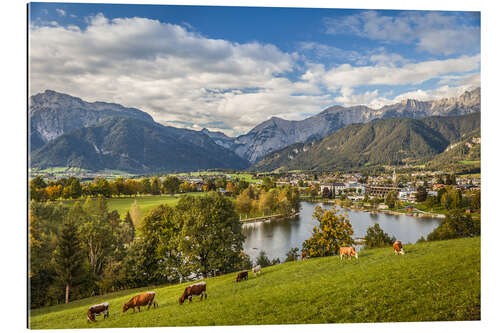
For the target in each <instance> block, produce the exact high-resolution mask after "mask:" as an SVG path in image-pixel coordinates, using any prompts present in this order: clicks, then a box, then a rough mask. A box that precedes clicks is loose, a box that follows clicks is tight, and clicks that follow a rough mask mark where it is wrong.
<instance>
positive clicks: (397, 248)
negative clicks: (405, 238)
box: [392, 240, 405, 254]
mask: <svg viewBox="0 0 500 333" xmlns="http://www.w3.org/2000/svg"><path fill="white" fill-rule="evenodd" d="M392 247H393V249H394V254H405V250H403V243H401V241H400V240H398V241H396V242H394V244H393V245H392Z"/></svg>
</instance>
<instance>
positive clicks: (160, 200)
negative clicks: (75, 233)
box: [63, 192, 205, 218]
mask: <svg viewBox="0 0 500 333" xmlns="http://www.w3.org/2000/svg"><path fill="white" fill-rule="evenodd" d="M203 194H205V193H203V192H193V193H189V195H203ZM183 195H186V194H176V195H175V196H174V195H149V196H137V197H121V198H109V199H107V202H108V207H109V211H112V210H115V209H116V210H117V211H118V213H119V214H120V216H121V217H122V218H123V217H125V215H126V214H127V211H128V210H129V209H130V205H132V203H133V202H134V200H137V204H138V205H139V207H140V208H141V211H142V213H143V214H146V213H147V212H148V211H149V210H151V209H152V208H154V207H156V206H159V205H162V204H167V205H169V206H175V205H176V204H177V202H178V201H179V199H180V198H181V196H183ZM73 203H74V200H66V201H63V205H66V206H71V205H73Z"/></svg>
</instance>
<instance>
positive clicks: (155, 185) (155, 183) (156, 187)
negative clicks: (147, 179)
mask: <svg viewBox="0 0 500 333" xmlns="http://www.w3.org/2000/svg"><path fill="white" fill-rule="evenodd" d="M160 188H161V184H160V179H159V178H158V177H153V178H152V179H151V194H153V195H158V194H160V193H161V191H160Z"/></svg>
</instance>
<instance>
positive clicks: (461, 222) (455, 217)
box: [427, 209, 481, 241]
mask: <svg viewBox="0 0 500 333" xmlns="http://www.w3.org/2000/svg"><path fill="white" fill-rule="evenodd" d="M480 234H481V224H480V221H479V220H477V221H475V220H473V219H472V217H471V215H470V214H464V212H463V211H462V210H460V209H455V210H453V211H451V212H450V213H448V214H446V218H445V219H444V220H443V221H441V222H440V223H439V226H437V227H436V229H434V230H433V231H432V232H431V233H430V234H429V235H428V236H427V240H428V241H434V240H444V239H453V238H463V237H474V236H479V235H480Z"/></svg>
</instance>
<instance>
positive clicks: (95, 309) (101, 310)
mask: <svg viewBox="0 0 500 333" xmlns="http://www.w3.org/2000/svg"><path fill="white" fill-rule="evenodd" d="M101 314H104V318H108V316H109V303H108V302H105V303H101V304H96V305H92V306H91V307H90V308H89V311H87V321H88V322H89V321H95V316H99V315H101Z"/></svg>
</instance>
